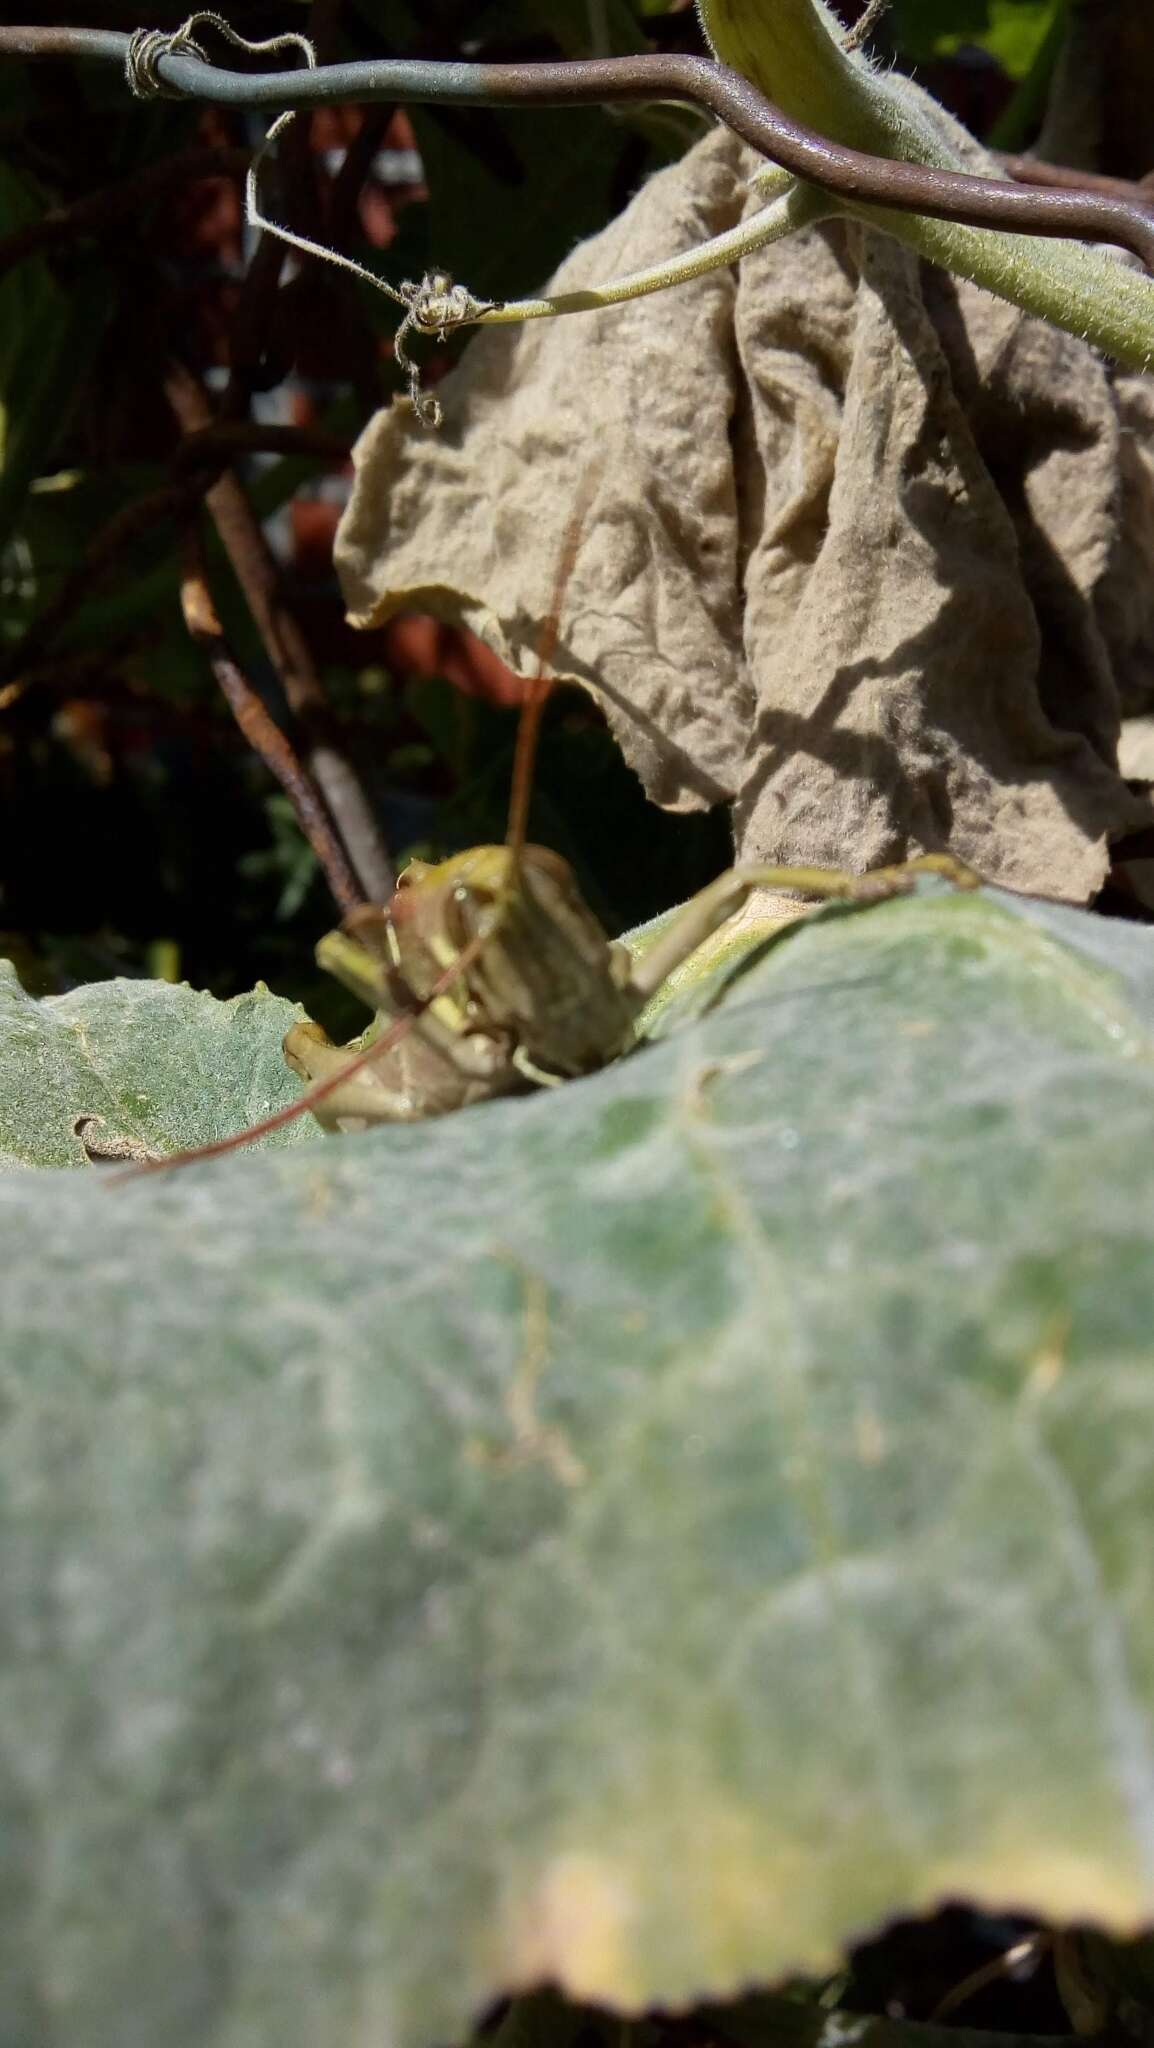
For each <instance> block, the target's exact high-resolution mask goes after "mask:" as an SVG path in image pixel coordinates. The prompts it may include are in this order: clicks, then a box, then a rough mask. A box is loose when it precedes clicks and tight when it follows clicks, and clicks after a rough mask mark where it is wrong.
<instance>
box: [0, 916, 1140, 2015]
mask: <svg viewBox="0 0 1154 2048" xmlns="http://www.w3.org/2000/svg"><path fill="white" fill-rule="evenodd" d="M1152 973H1154V947H1152V945H1151V941H1150V936H1149V934H1147V933H1145V932H1143V931H1129V930H1122V929H1120V928H1111V927H1108V926H1105V925H1104V924H1102V923H1101V922H1097V921H1091V920H1088V919H1085V918H1082V917H1080V916H1078V915H1077V914H1076V913H1072V912H1067V913H1062V912H1055V911H1050V910H1047V911H1045V912H1044V913H1042V914H1041V917H1040V918H1037V919H1036V918H1035V913H1033V912H1030V913H1029V914H1027V915H1023V914H1021V913H1020V911H1019V908H1018V907H1017V906H1015V905H1014V904H1013V903H1012V901H1011V900H1010V899H1006V898H1001V899H994V900H991V899H989V898H982V899H974V898H970V897H954V896H950V895H926V896H919V897H918V898H917V899H912V900H908V901H904V902H896V903H892V904H887V905H882V906H879V907H877V908H875V909H872V910H870V911H869V912H866V913H859V914H854V915H851V916H846V915H840V916H824V917H820V918H817V919H814V920H807V921H806V923H805V924H804V925H803V926H802V927H800V928H795V929H794V930H793V931H791V932H790V934H789V935H788V936H787V937H786V938H785V939H784V940H780V941H779V942H778V943H776V944H775V945H774V946H772V947H771V948H770V949H769V950H768V952H767V953H766V954H765V955H764V957H762V958H761V959H760V960H759V961H758V962H756V963H754V964H753V965H752V966H751V967H750V968H749V969H748V971H747V972H745V973H744V974H742V975H739V976H738V977H737V978H736V979H731V980H730V983H729V986H728V989H727V993H726V995H725V999H724V1000H723V1001H722V1002H721V1003H720V1005H719V1006H718V1007H717V1008H716V1009H715V1010H714V1011H712V1012H711V1013H710V1014H708V1015H707V1016H705V1017H704V1018H702V1019H701V1020H700V1021H698V1022H695V1023H689V1024H684V1025H683V1026H682V1027H681V1028H679V1029H675V1030H671V1031H670V1033H669V1035H668V1036H667V1037H665V1038H664V1039H663V1040H662V1041H661V1043H659V1044H657V1045H655V1046H653V1047H651V1048H648V1049H646V1050H644V1051H643V1052H641V1053H640V1054H638V1055H637V1056H636V1057H635V1058H633V1059H631V1060H627V1061H623V1062H620V1063H619V1064H618V1065H616V1066H615V1067H613V1068H612V1069H610V1070H608V1071H607V1072H606V1073H604V1074H602V1075H598V1076H596V1077H594V1078H593V1079H591V1080H590V1081H588V1082H584V1083H577V1084H573V1085H572V1086H569V1087H566V1088H564V1089H561V1090H558V1091H555V1092H552V1093H550V1094H548V1095H542V1096H537V1097H533V1098H527V1099H525V1100H522V1101H515V1102H505V1103H498V1104H495V1105H492V1106H491V1107H489V1108H487V1109H485V1110H482V1111H477V1112H469V1113H466V1114H462V1115H459V1116H457V1117H453V1118H449V1119H444V1120H442V1121H440V1122H439V1123H434V1124H429V1125H426V1126H421V1127H413V1128H405V1129H396V1130H384V1131H379V1132H377V1133H375V1134H373V1135H371V1136H369V1137H367V1138H364V1139H354V1140H350V1141H346V1142H336V1141H322V1140H320V1139H318V1138H315V1137H313V1138H309V1139H308V1140H307V1141H306V1142H303V1143H301V1144H300V1145H299V1147H298V1148H297V1149H296V1150H294V1151H292V1152H286V1153H283V1154H281V1155H279V1156H277V1157H271V1156H270V1157H264V1158H262V1157H256V1156H253V1157H240V1158H236V1159H231V1160H227V1161H223V1162H220V1163H219V1164H218V1165H215V1166H213V1167H211V1168H205V1169H200V1170H197V1171H195V1172H192V1171H190V1172H189V1173H188V1174H185V1175H180V1176H175V1177H174V1178H173V1179H172V1181H170V1182H164V1181H160V1182H142V1183H139V1184H137V1185H135V1186H128V1187H125V1188H120V1189H117V1190H114V1191H111V1192H110V1191H109V1190H107V1189H106V1188H102V1187H100V1186H99V1185H98V1184H97V1179H98V1177H97V1176H92V1175H90V1176H88V1177H85V1176H81V1175H79V1174H73V1175H53V1174H47V1173H43V1174H31V1175H30V1174H27V1173H25V1174H21V1175H19V1176H9V1177H7V1178H0V1233H2V1235H3V1240H4V1243H5V1245H6V1247H9V1248H10V1253H11V1256H10V1258H9V1259H8V1260H6V1268H5V1272H4V1275H3V1277H2V1278H0V1296H2V1300H3V1309H4V1328H5V1331H6V1334H7V1338H8V1341H9V1344H10V1345H11V1357H12V1360H13V1362H14V1363H13V1369H12V1370H10V1372H9V1374H8V1387H7V1391H8V1399H9V1404H10V1406H9V1423H8V1437H7V1446H6V1448H5V1449H4V1451H3V1458H4V1466H5V1473H6V1479H5V1486H4V1489H3V1491H2V1492H0V1515H2V1516H3V1518H4V1520H5V1523H6V1528H5V1532H4V1537H3V1540H4V1543H5V1555H6V1557H8V1558H10V1559H13V1560H15V1562H14V1564H13V1567H12V1569H11V1570H10V1571H6V1573H5V1576H4V1581H3V1585H2V1586H0V1602H2V1603H3V1604H4V1606H5V1607H6V1609H7V1623H6V1627H7V1630H8V1632H9V1634H10V1637H11V1640H12V1641H13V1643H15V1644H16V1645H18V1646H19V1652H20V1654H19V1657H18V1658H16V1659H15V1660H14V1659H12V1658H8V1659H7V1660H6V1661H5V1664H4V1667H3V1674H2V1675H0V1725H3V1727H4V1728H5V1731H6V1741H5V1756H6V1758H7V1764H6V1770H7V1774H8V1785H9V1792H8V1802H9V1803H10V1804H11V1805H13V1807H17V1806H18V1807H19V1808H20V1809H21V1810H22V1811H25V1812H26V1813H27V1815H28V1817H29V1825H35V1827H36V1828H37V1829H38V1830H39V1831H40V1833H41V1836H42V1838H46V1839H51V1840H52V1841H53V1843H54V1844H55V1845H56V1847H55V1850H54V1855H53V1858H52V1860H51V1864H50V1867H48V1868H46V1869H45V1870H43V1871H42V1873H41V1877H40V1881H39V1888H38V1890H37V1893H36V1915H35V1922H34V1926H33V1925H30V1926H28V1927H27V1928H25V1929H24V1930H23V1932H21V1931H20V1930H18V1929H16V1928H15V1927H10V1928H7V1929H6V1930H5V1938H6V1939H7V1941H8V1943H9V1946H10V1950H11V1956H12V1960H11V1963H10V1965H9V1969H10V1973H11V1982H12V1983H13V1984H14V1985H15V1984H17V1983H18V1982H23V1983H25V1984H28V1983H32V1984H34V1985H36V1986H37V1987H39V1989H38V1994H37V1995H38V1996H41V1997H42V1998H43V1999H44V2000H45V2001H46V2002H47V2004H48V2006H49V2007H50V2009H51V2012H52V2017H53V2024H54V2027H55V2039H56V2040H57V2042H58V2043H59V2044H61V2048H97V2044H99V2048H104V2044H105V2043H108V2044H111V2043H112V2042H113V2041H114V2040H115V2041H116V2042H117V2043H118V2044H119V2048H125V2044H127V2048H137V2043H139V2044H141V2048H143V2044H144V2043H145V2042H146V2041H147V2042H148V2043H149V2044H150V2048H151V2044H152V2043H153V2042H155V2040H156V2039H158V2038H161V2037H162V2034H163V2035H164V2037H165V2038H168V2039H171V2040H173V2041H174V2042H179V2043H185V2042H187V2043H190V2044H191V2043H194V2042H195V2043H197V2044H201V2043H211V2044H212V2048H257V2044H258V2043H259V2044H260V2048H265V2044H266V2043H268V2042H269V2041H272V2040H276V2041H277V2043H278V2048H314V2044H315V2043H316V2042H317V2041H318V2040H341V2039H372V2040H380V2041H384V2042H398V2043H404V2044H409V2043H412V2044H414V2048H417V2044H420V2043H424V2042H428V2041H431V2040H434V2039H446V2038H451V2037H452V2036H453V2035H455V2034H457V2033H459V2031H460V2030H461V2028H462V2027H463V2025H464V2024H465V2022H466V2021H467V2019H468V2018H469V2016H470V2015H472V2014H475V2013H476V2012H477V2011H479V2010H480V2009H481V2008H482V2007H483V2006H484V2005H485V2004H487V2003H488V2002H489V2001H490V2000H491V1999H492V1998H493V1997H494V1996H495V1995H497V1994H498V1993H499V1992H500V1991H502V1990H507V1989H509V1988H513V1987H516V1986H519V1985H527V1984H531V1983H534V1982H538V1981H541V1980H543V1979H546V1978H553V1979H555V1980H558V1981H560V1982H562V1983H564V1984H565V1985H566V1986H567V1987H569V1988H570V1989H571V1990H572V1991H574V1992H575V1993H577V1994H579V1995H583V1996H586V1997H593V1998H602V1999H605V2000H607V2001H609V2002H611V2003H616V2004H623V2005H631V2006H636V2005H641V2004H644V2003H647V2002H659V2003H662V2004H677V2003H680V2002H684V2001H687V2000H691V1999H694V1998H699V1997H709V1996H720V1995H723V1994H725V1993H726V1992H729V1991H731V1990H733V1989H734V1988H736V1987H737V1986H739V1985H742V1984H744V1983H748V1982H750V1981H754V1980H762V1981H767V1982H772V1981H774V1980H775V1979H778V1978H780V1977H781V1976H783V1975H784V1974H786V1973H787V1972H789V1971H791V1970H795V1969H802V1970H816V1969H819V1968H821V1967H823V1966H825V1965H827V1964H828V1963H830V1962H831V1961H832V1960H833V1959H834V1958H835V1957H836V1956H837V1955H838V1954H839V1953H840V1952H842V1951H843V1950H844V1947H845V1945H846V1944H847V1942H848V1941H849V1940H850V1939H851V1938H853V1937H854V1936H856V1935H858V1934H860V1933H861V1932H862V1931H863V1930H864V1929H865V1928H868V1927H869V1926H871V1925H873V1924H876V1923H877V1922H878V1921H880V1920H882V1919H884V1918H888V1917H890V1916H892V1915H894V1914H896V1913H908V1912H912V1911H916V1910H918V1909H920V1908H922V1907H925V1906H929V1905H930V1904H932V1903H934V1902H936V1901H937V1900H939V1899H941V1898H943V1897H959V1896H960V1897H966V1898H972V1899H975V1900H979V1901H982V1902H984V1903H988V1904H990V1905H997V1906H1013V1907H1014V1908H1016V1909H1018V1910H1023V1911H1028V1912H1033V1913H1036V1914H1038V1915H1040V1916H1042V1917H1054V1918H1058V1919H1063V1918H1076V1919H1094V1920H1098V1921H1101V1922H1102V1923H1104V1924H1106V1925H1108V1926H1111V1927H1113V1928H1114V1929H1116V1930H1117V1929H1126V1928H1133V1927H1135V1926H1136V1925H1137V1924H1138V1923H1139V1922H1140V1920H1141V1919H1142V1918H1143V1917H1144V1916H1147V1917H1148V1916H1149V1915H1150V1914H1151V1912H1152V1910H1154V1833H1152V1829H1154V1753H1152V1739H1151V1729H1152V1724H1154V1620H1152V1617H1154V1542H1152V1541H1151V1538H1152V1536H1154V1334H1152V1332H1154V1318H1152V1315H1151V1309H1152V1307H1154V1299H1152V1297H1154V1279H1152V1277H1151V1262H1150V1258H1149V1253H1148V1240H1149V1216H1150V1213H1151V1198H1152V1197H1154V1146H1152V1145H1151V1144H1150V1137H1151V1134H1152V1132H1154V1061H1152V1052H1154V1034H1152V1031H1151V1017H1152V1014H1154V1013H1152V1011H1151V1008H1150V1005H1149V1001H1148V991H1149V989H1150V986H1151V976H1152ZM0 1042H2V1041H0ZM48 1590H50V1591H51V1602H50V1606H49V1607H48V1608H45V1606H44V1601H45V1598H46V1594H47V1591H48ZM46 1614H50V1615H51V1626H50V1627H49V1626H46V1625H44V1623H43V1620H42V1621H41V1624H40V1625H39V1628H38V1624H37V1617H38V1616H41V1617H44V1616H45V1615H46ZM160 1958H163V1968H162V1967H161V1963H160V1960H159V1959H160ZM165 2030H167V2032H166V2033H165Z"/></svg>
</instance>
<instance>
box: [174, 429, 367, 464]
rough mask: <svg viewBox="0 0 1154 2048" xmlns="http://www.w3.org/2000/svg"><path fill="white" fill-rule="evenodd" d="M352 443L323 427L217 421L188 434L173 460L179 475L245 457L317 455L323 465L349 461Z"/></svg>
mask: <svg viewBox="0 0 1154 2048" xmlns="http://www.w3.org/2000/svg"><path fill="white" fill-rule="evenodd" d="M351 453H352V446H351V443H350V442H348V441H347V440H346V439H345V437H344V436H343V435H342V434H329V433H326V432H325V430H324V428H323V427H291V426H279V425H277V424H276V422H271V423H270V422H267V421H264V420H215V421H214V422H213V423H212V425H211V426H207V427H200V428H198V429H197V430H196V432H195V433H192V434H186V435H185V436H184V438H183V440H182V441H181V442H180V444H179V446H178V447H177V450H176V453H175V455H174V456H173V458H172V466H173V468H174V470H175V471H176V473H177V475H178V476H186V475H187V474H188V473H189V472H190V471H192V470H200V469H216V470H220V469H224V468H227V466H228V464H229V463H230V462H235V461H236V459H237V457H238V456H241V455H302V456H310V455H311V456H315V457H316V458H317V460H318V461H321V462H333V463H337V462H347V461H348V459H349V456H350V455H351Z"/></svg>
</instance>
